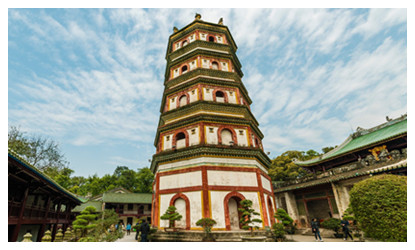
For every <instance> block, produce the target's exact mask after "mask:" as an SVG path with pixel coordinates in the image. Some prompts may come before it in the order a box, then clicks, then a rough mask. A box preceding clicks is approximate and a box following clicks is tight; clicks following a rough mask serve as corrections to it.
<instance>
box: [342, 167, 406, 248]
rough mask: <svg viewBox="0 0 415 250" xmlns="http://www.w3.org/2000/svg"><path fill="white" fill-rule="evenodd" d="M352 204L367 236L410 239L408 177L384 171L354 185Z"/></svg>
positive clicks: (385, 238) (400, 239)
mask: <svg viewBox="0 0 415 250" xmlns="http://www.w3.org/2000/svg"><path fill="white" fill-rule="evenodd" d="M350 206H351V208H352V210H353V212H354V215H355V218H356V220H357V221H358V222H359V223H360V225H361V228H362V230H363V232H364V233H365V236H366V237H369V238H374V239H378V240H382V241H407V177H406V176H397V175H391V174H384V175H378V176H374V177H371V178H369V179H366V180H363V181H361V182H359V183H357V184H355V185H354V187H353V188H352V190H351V191H350Z"/></svg>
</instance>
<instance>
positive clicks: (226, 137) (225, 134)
mask: <svg viewBox="0 0 415 250" xmlns="http://www.w3.org/2000/svg"><path fill="white" fill-rule="evenodd" d="M220 137H221V139H222V144H223V145H231V142H232V143H233V141H232V132H231V131H230V130H229V129H224V130H222V131H221V132H220Z"/></svg>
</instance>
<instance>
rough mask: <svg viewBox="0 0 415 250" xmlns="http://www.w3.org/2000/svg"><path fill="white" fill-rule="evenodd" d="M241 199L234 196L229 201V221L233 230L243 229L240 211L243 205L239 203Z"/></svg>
mask: <svg viewBox="0 0 415 250" xmlns="http://www.w3.org/2000/svg"><path fill="white" fill-rule="evenodd" d="M240 202H241V199H240V198H239V197H232V198H230V199H229V201H228V206H229V222H230V227H231V230H238V229H241V225H240V222H239V220H240V219H241V216H240V212H239V211H238V208H239V207H240V206H241V205H240V204H239V203H240Z"/></svg>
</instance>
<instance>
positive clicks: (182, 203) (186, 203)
mask: <svg viewBox="0 0 415 250" xmlns="http://www.w3.org/2000/svg"><path fill="white" fill-rule="evenodd" d="M169 205H170V206H175V207H176V211H177V212H178V213H179V214H180V215H182V219H181V220H180V221H176V222H175V225H174V226H175V227H180V228H185V229H186V230H190V200H189V198H187V196H186V195H184V194H182V193H177V194H175V195H174V196H173V197H172V198H171V200H170V204H169Z"/></svg>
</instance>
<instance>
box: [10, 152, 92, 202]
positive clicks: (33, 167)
mask: <svg viewBox="0 0 415 250" xmlns="http://www.w3.org/2000/svg"><path fill="white" fill-rule="evenodd" d="M8 154H9V156H10V157H12V158H14V159H15V160H17V161H18V162H20V163H21V164H22V165H23V166H24V167H26V168H27V169H29V170H30V171H32V172H33V173H35V174H36V175H38V176H40V177H41V178H43V179H44V180H45V181H47V182H49V183H50V184H52V185H53V186H55V187H56V188H57V189H59V190H60V191H62V192H63V193H66V194H67V195H69V196H70V197H71V198H73V199H75V200H77V201H79V202H80V203H82V202H84V201H83V200H82V198H80V197H78V196H77V195H75V194H73V193H72V192H70V191H69V190H67V189H66V188H64V187H62V186H61V185H59V184H58V183H57V182H56V181H55V180H53V179H52V178H51V177H49V176H48V175H46V174H44V173H42V171H40V170H39V169H38V168H36V167H35V166H32V165H31V164H30V163H28V162H27V161H26V160H25V159H23V157H22V156H20V155H19V154H18V153H16V152H14V151H13V150H12V149H10V148H8Z"/></svg>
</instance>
